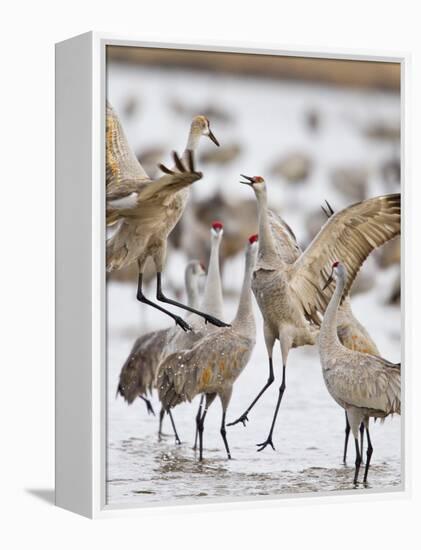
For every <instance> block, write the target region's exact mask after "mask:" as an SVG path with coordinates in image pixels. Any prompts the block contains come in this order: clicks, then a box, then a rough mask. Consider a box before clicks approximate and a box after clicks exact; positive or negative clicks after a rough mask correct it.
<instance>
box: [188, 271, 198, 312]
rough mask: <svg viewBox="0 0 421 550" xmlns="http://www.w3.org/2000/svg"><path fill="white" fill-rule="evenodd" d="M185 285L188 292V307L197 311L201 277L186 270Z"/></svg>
mask: <svg viewBox="0 0 421 550" xmlns="http://www.w3.org/2000/svg"><path fill="white" fill-rule="evenodd" d="M185 284H186V292H187V305H188V306H189V307H192V308H194V309H197V308H198V306H199V277H198V276H197V275H194V274H193V272H192V270H191V269H187V270H186V274H185Z"/></svg>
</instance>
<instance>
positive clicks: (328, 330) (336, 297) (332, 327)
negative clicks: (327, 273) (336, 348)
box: [319, 272, 346, 349]
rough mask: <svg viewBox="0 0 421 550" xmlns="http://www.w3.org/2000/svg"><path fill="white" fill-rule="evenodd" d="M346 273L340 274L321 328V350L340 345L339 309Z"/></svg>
mask: <svg viewBox="0 0 421 550" xmlns="http://www.w3.org/2000/svg"><path fill="white" fill-rule="evenodd" d="M345 279H346V273H345V272H338V274H337V278H336V288H335V292H334V293H333V296H332V298H331V299H330V302H329V304H328V306H327V308H326V312H325V314H324V316H323V322H322V326H321V327H320V334H319V344H320V349H323V348H328V347H329V346H331V345H340V341H339V338H338V309H339V305H340V302H341V298H342V293H343V291H344V288H345Z"/></svg>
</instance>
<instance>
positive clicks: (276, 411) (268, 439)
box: [257, 365, 286, 452]
mask: <svg viewBox="0 0 421 550" xmlns="http://www.w3.org/2000/svg"><path fill="white" fill-rule="evenodd" d="M285 371H286V367H285V365H284V366H283V367H282V384H281V385H280V386H279V395H278V402H277V403H276V408H275V414H274V415H273V420H272V425H271V427H270V431H269V435H268V438H267V439H266V441H264V442H263V443H258V444H257V447H260V448H259V449H257V452H259V451H263V449H264V448H265V447H267V446H268V445H270V446H271V447H272V449H273V450H275V447H274V445H273V441H272V435H273V430H274V428H275V423H276V417H277V416H278V411H279V407H280V405H281V401H282V396H283V395H284V392H285V388H286V383H285Z"/></svg>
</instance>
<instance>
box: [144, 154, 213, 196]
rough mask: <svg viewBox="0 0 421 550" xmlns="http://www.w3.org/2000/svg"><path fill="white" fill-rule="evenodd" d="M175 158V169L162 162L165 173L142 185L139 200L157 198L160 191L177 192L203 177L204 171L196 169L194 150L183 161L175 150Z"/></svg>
mask: <svg viewBox="0 0 421 550" xmlns="http://www.w3.org/2000/svg"><path fill="white" fill-rule="evenodd" d="M173 159H174V163H175V169H169V168H167V167H166V166H164V165H163V164H160V165H159V168H160V170H161V171H162V172H164V175H163V176H161V177H160V178H158V179H156V180H153V181H151V182H150V183H148V184H147V185H144V186H142V188H141V189H140V190H139V193H138V200H140V201H146V200H149V199H152V198H156V197H157V196H158V195H159V194H160V193H173V192H174V193H175V192H177V191H179V190H180V189H182V188H183V187H186V186H187V185H190V184H192V183H194V182H195V181H197V180H200V179H201V178H202V177H203V174H202V172H197V171H196V170H195V167H194V159H193V152H192V151H190V150H189V151H188V152H187V159H186V160H185V161H182V160H181V159H180V157H179V156H178V155H177V153H176V152H175V151H174V152H173Z"/></svg>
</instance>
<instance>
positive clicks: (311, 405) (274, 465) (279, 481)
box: [107, 284, 401, 505]
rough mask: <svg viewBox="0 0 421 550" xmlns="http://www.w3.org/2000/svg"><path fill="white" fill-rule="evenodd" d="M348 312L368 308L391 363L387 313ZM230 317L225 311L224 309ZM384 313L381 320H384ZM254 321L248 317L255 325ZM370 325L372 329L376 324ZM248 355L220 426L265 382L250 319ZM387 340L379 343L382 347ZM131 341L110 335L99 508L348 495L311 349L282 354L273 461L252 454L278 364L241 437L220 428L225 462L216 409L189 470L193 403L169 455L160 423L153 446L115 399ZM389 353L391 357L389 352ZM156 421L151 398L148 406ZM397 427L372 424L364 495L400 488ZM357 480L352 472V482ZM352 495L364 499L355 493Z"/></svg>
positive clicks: (115, 299)
mask: <svg viewBox="0 0 421 550" xmlns="http://www.w3.org/2000/svg"><path fill="white" fill-rule="evenodd" d="M132 291H133V288H131V287H129V286H128V287H123V286H122V285H117V284H113V285H110V288H109V307H110V310H111V311H113V310H114V307H115V308H118V307H119V306H121V305H122V304H124V303H125V302H126V301H127V302H130V301H131V292H132ZM355 302H356V306H358V307H355V309H356V310H358V309H360V308H364V309H365V310H367V306H369V309H370V312H371V315H372V316H373V318H377V316H380V315H381V312H383V314H384V315H383V317H382V327H378V326H377V328H378V329H379V330H382V331H383V332H384V334H385V335H387V334H389V338H388V339H387V338H384V341H383V342H379V346H380V349H385V350H388V352H389V353H386V352H385V355H386V356H388V357H391V358H396V359H397V357H396V351H398V348H399V342H398V341H396V339H395V337H394V336H393V332H392V328H393V325H394V324H395V323H396V321H397V320H398V312H397V310H396V309H395V308H385V307H384V306H379V305H376V302H375V300H372V301H371V302H369V300H368V297H367V296H361V297H360V298H359V299H356V300H355ZM229 305H230V308H229V309H230V310H232V309H233V308H234V305H235V304H234V303H232V304H229ZM385 313H387V315H385ZM257 315H258V314H257V312H256V316H257ZM377 324H378V323H377ZM257 330H258V345H257V346H256V348H255V350H254V352H253V355H252V358H251V361H250V363H249V364H248V366H247V367H246V369H245V370H244V371H243V373H242V375H241V376H240V378H239V379H238V381H237V383H236V385H235V387H234V394H233V397H232V401H231V404H230V407H229V409H228V414H227V419H228V422H229V421H231V420H234V419H236V418H237V417H238V416H239V415H240V414H241V412H243V410H244V409H245V408H246V407H247V405H248V404H249V403H250V402H251V400H252V399H253V398H254V396H255V395H256V393H257V392H258V390H259V389H260V388H261V387H262V386H263V384H264V383H265V381H266V378H267V360H266V356H265V349H264V345H262V343H261V338H260V334H261V333H260V330H261V321H260V318H259V319H258V329H257ZM386 340H387V341H386ZM131 342H132V339H131V337H129V336H128V334H126V332H121V331H119V330H117V329H114V330H111V331H110V335H109V343H110V346H109V347H110V355H109V365H110V369H109V380H110V385H109V419H108V434H109V445H108V488H107V490H108V502H109V503H111V504H123V503H125V504H128V503H131V504H133V505H143V504H148V503H161V504H163V503H167V504H170V503H176V502H182V501H183V500H184V499H191V498H192V497H200V498H201V499H203V500H206V499H211V498H212V497H233V498H234V497H241V498H246V497H253V496H276V495H285V494H297V493H308V492H319V491H335V490H347V489H349V490H355V489H354V487H353V484H352V479H353V462H354V459H355V454H354V446H353V442H352V440H350V443H349V449H348V466H347V467H344V466H343V465H342V449H343V440H344V427H345V422H344V413H343V411H342V409H340V408H339V407H338V406H337V405H336V403H335V402H334V401H333V400H332V399H331V397H330V396H329V394H328V393H327V390H326V388H325V386H324V382H323V378H322V372H321V366H320V363H319V359H318V354H317V349H316V348H315V347H314V348H310V347H306V348H300V349H297V350H292V351H291V353H290V356H289V364H288V368H287V389H286V392H285V395H284V399H283V402H282V405H281V408H280V411H279V416H278V423H277V427H276V429H275V434H274V445H275V448H276V451H273V450H272V449H271V448H269V447H267V448H266V449H265V450H264V451H262V452H257V450H256V444H257V443H260V442H262V441H264V440H265V438H266V435H267V433H268V430H269V426H270V421H271V418H272V414H273V410H274V407H275V403H276V399H277V392H278V386H279V384H280V377H281V368H280V356H279V355H280V354H279V352H278V351H277V353H276V355H275V372H276V380H275V383H274V384H273V385H272V387H271V388H269V389H268V390H267V392H266V393H265V394H264V396H263V397H262V398H261V400H260V401H259V402H258V404H257V405H256V407H255V408H254V409H253V410H252V411H251V413H250V415H249V419H250V421H249V422H248V424H247V427H243V426H242V424H237V425H236V426H233V427H229V428H227V436H228V441H229V445H230V449H231V454H232V457H233V460H228V459H227V457H226V454H225V450H224V446H223V442H222V438H221V436H220V433H219V428H220V421H221V407H220V403H219V401H218V400H215V402H214V403H213V404H212V406H211V407H210V409H209V412H208V415H207V418H206V423H205V432H204V460H203V463H201V464H200V463H199V462H198V460H197V458H198V456H197V453H196V452H195V451H193V449H192V446H193V442H194V433H195V422H194V417H195V413H196V410H197V407H198V398H196V400H195V401H194V402H193V403H192V404H187V403H186V404H182V405H180V406H178V407H177V408H175V409H174V411H173V415H174V419H175V423H176V426H177V429H178V433H179V435H180V438H181V440H182V444H181V445H176V444H175V440H174V437H173V435H172V429H171V424H170V422H169V419H168V418H167V417H166V418H165V419H164V432H165V433H166V434H167V435H166V436H165V437H164V438H162V440H161V441H158V436H157V430H158V418H157V416H156V417H155V416H152V415H148V414H147V412H146V406H145V404H144V403H143V401H141V400H137V401H135V402H134V404H133V405H131V406H127V404H126V403H125V402H123V400H122V398H118V399H116V398H115V388H116V384H117V379H118V373H119V371H120V367H121V364H122V362H123V360H124V358H125V356H126V354H127V353H128V351H129V349H130V346H131ZM393 349H395V354H393V353H392V350H393ZM152 401H153V405H154V408H155V412H156V413H158V411H159V403H158V401H157V399H156V396H154V397H153V398H152ZM400 426H401V421H400V417H394V418H392V419H387V420H386V421H385V422H384V423H383V424H381V423H380V422H376V423H374V422H372V426H371V437H372V442H373V446H374V454H373V458H372V466H371V467H370V474H369V485H368V487H369V488H374V489H384V490H387V489H390V488H392V487H396V486H398V485H399V484H400V482H401V476H400ZM361 479H362V472H361ZM361 488H362V490H364V488H363V486H362V485H361Z"/></svg>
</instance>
